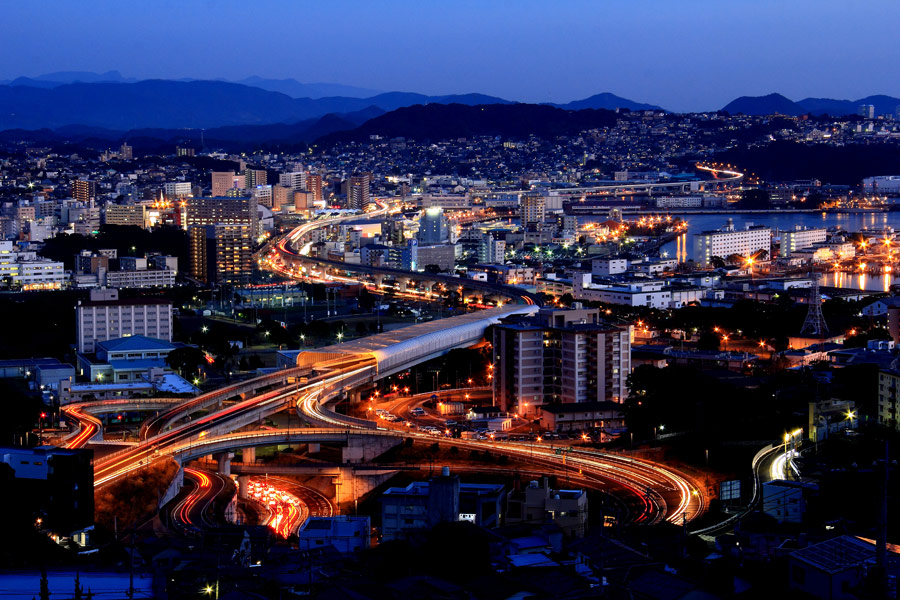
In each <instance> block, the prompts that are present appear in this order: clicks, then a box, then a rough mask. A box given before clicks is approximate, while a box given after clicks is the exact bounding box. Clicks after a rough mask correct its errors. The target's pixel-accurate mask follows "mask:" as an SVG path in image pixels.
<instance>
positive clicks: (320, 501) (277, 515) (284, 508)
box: [248, 477, 334, 538]
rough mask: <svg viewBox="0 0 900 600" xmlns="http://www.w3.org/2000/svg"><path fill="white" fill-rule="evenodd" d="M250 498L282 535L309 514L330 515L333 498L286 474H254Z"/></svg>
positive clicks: (266, 519)
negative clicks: (269, 475)
mask: <svg viewBox="0 0 900 600" xmlns="http://www.w3.org/2000/svg"><path fill="white" fill-rule="evenodd" d="M248 488H249V489H248V493H249V496H250V498H249V499H250V500H251V501H253V502H255V503H257V504H258V505H259V506H260V507H261V508H262V511H263V512H264V513H266V516H265V517H264V518H263V519H262V524H263V525H265V526H267V527H270V528H271V529H272V530H273V531H274V532H275V533H277V534H278V535H280V536H281V537H283V538H288V537H290V536H291V535H292V534H294V533H296V532H297V530H298V529H299V528H300V526H301V525H303V523H305V522H306V520H307V519H309V517H311V516H314V517H330V516H332V515H333V514H334V507H333V506H332V504H331V502H330V501H329V500H328V499H327V498H326V497H325V496H324V495H322V494H321V493H320V492H318V491H316V490H314V489H312V488H309V487H307V486H305V485H302V484H300V483H298V482H297V481H294V480H293V479H288V478H286V477H253V478H251V479H250V482H249V486H248Z"/></svg>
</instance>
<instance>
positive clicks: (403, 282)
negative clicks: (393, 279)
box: [397, 279, 409, 292]
mask: <svg viewBox="0 0 900 600" xmlns="http://www.w3.org/2000/svg"><path fill="white" fill-rule="evenodd" d="M397 283H398V284H400V291H401V292H405V291H407V290H408V289H409V280H408V279H401V280H400V281H398V282H397Z"/></svg>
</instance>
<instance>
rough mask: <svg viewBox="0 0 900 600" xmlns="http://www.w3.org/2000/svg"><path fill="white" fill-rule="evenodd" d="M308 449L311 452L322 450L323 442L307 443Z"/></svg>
mask: <svg viewBox="0 0 900 600" xmlns="http://www.w3.org/2000/svg"><path fill="white" fill-rule="evenodd" d="M306 451H307V452H308V453H309V454H316V453H317V452H321V451H322V444H307V447H306Z"/></svg>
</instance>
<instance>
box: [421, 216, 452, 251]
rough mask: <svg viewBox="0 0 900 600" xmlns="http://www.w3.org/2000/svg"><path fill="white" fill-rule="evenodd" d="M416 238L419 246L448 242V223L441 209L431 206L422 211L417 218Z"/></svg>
mask: <svg viewBox="0 0 900 600" xmlns="http://www.w3.org/2000/svg"><path fill="white" fill-rule="evenodd" d="M416 237H417V238H418V240H419V244H421V245H424V246H427V245H431V244H443V243H445V242H447V241H449V239H450V221H449V219H447V215H445V214H444V209H443V208H441V207H439V206H433V207H431V208H427V209H425V210H424V211H422V216H420V217H419V233H418V235H417V236H416Z"/></svg>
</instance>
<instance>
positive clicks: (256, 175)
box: [244, 169, 266, 189]
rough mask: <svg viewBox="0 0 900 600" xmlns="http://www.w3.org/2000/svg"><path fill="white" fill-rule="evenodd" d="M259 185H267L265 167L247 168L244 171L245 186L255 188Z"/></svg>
mask: <svg viewBox="0 0 900 600" xmlns="http://www.w3.org/2000/svg"><path fill="white" fill-rule="evenodd" d="M258 185H266V171H265V169H246V170H245V171H244V188H245V189H250V188H255V187H256V186H258Z"/></svg>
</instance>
